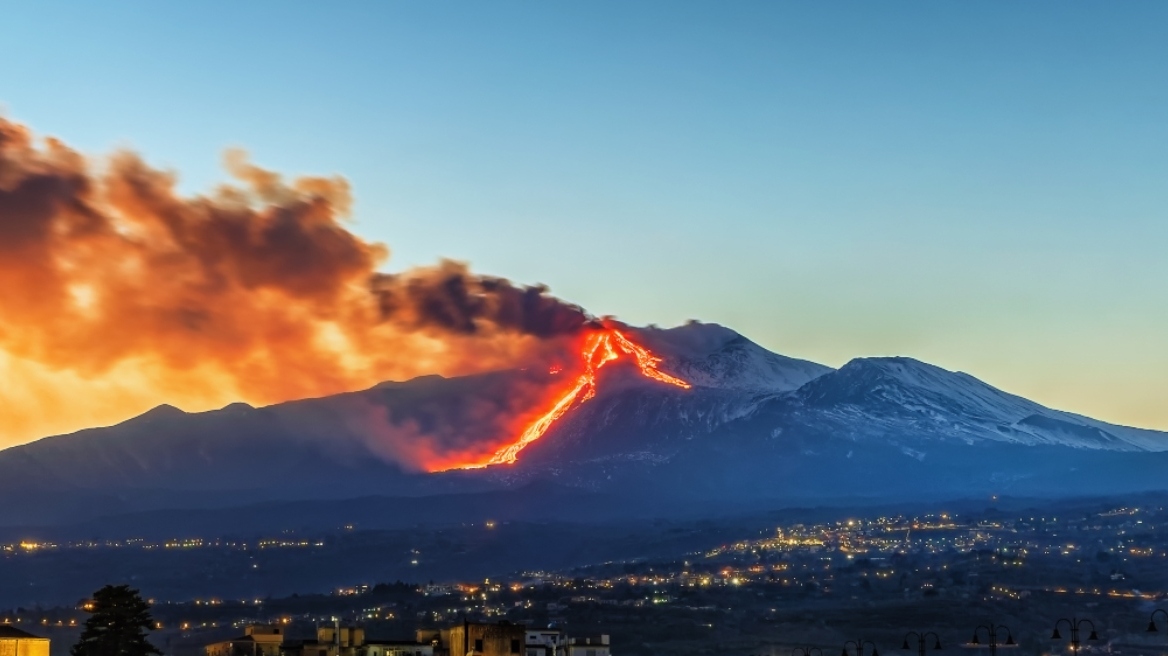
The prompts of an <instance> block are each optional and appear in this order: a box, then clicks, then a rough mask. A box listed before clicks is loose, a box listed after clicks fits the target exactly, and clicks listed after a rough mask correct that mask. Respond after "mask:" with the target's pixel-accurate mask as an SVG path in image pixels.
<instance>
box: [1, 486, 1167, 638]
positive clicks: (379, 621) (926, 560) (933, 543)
mask: <svg viewBox="0 0 1168 656" xmlns="http://www.w3.org/2000/svg"><path fill="white" fill-rule="evenodd" d="M338 529H339V531H338V533H337V534H336V536H341V537H336V536H333V537H323V538H319V539H306V538H305V539H301V538H295V537H285V538H266V539H260V540H252V541H244V540H232V539H226V538H212V537H204V538H174V539H169V540H163V541H150V540H145V539H137V538H135V539H126V540H105V541H89V542H86V541H71V542H60V543H55V542H49V541H36V542H34V541H28V540H25V541H21V542H13V543H10V544H5V545H3V547H2V554H3V555H2V557H0V558H2V563H0V564H2V566H3V567H4V569H5V571H9V572H12V571H17V570H35V567H30V566H31V565H34V564H36V563H41V564H42V565H43V564H44V563H50V564H51V563H62V562H65V560H64V559H67V558H68V557H69V555H70V554H71V553H75V552H77V551H78V550H85V551H87V552H88V551H92V550H102V551H111V552H120V553H127V554H134V553H140V554H149V553H152V552H157V551H171V552H181V553H186V554H189V555H190V556H189V557H193V555H194V554H197V553H200V552H207V553H229V554H236V555H244V556H245V557H246V558H247V559H248V562H250V563H251V565H252V566H254V567H256V568H263V567H267V566H268V558H269V554H272V555H276V556H278V554H280V553H281V552H288V551H296V552H301V553H317V554H319V558H320V559H322V560H323V559H326V558H333V557H335V553H336V550H337V549H338V548H339V547H338V544H339V542H338V540H340V541H342V542H343V540H344V539H345V538H344V536H349V538H353V537H355V536H359V535H360V534H361V533H362V532H361V531H360V529H359V527H354V526H346V525H343V526H340V527H338ZM506 529H507V526H506V525H504V524H502V523H496V522H484V523H482V524H480V525H478V526H476V527H474V530H477V531H487V532H493V531H505V530H506ZM671 530H673V531H682V532H684V531H691V532H692V531H699V529H697V528H694V527H690V528H687V529H684V530H683V529H681V528H679V527H673V528H663V529H662V531H664V532H668V531H671ZM699 532H700V531H699ZM754 532H755V533H756V535H755V536H754V537H745V536H744V537H743V538H742V539H739V540H735V541H733V542H729V543H717V544H711V545H709V546H707V547H705V548H701V549H690V550H686V551H682V552H679V553H676V554H666V555H660V556H655V557H645V558H633V559H627V560H620V561H610V562H600V563H595V564H592V565H588V566H584V567H571V568H565V569H562V570H527V571H516V572H513V573H511V574H506V575H500V576H497V577H490V578H481V579H474V580H446V581H438V580H435V581H429V580H427V581H425V582H418V581H411V582H404V581H401V580H398V581H393V582H385V581H383V582H378V581H351V582H350V583H347V584H343V585H339V586H335V587H334V588H332V589H331V590H328V591H312V590H310V589H305V590H304V591H303V592H298V593H293V594H289V595H281V596H272V595H264V596H253V597H250V598H239V597H232V596H229V595H222V596H220V595H209V596H202V597H198V598H186V599H184V598H174V597H164V596H161V595H158V594H156V593H155V592H153V591H152V590H151V586H150V585H149V581H148V580H143V581H142V582H141V584H140V585H141V587H142V591H143V594H144V595H148V596H150V598H149V602H150V603H151V608H152V613H153V616H154V619H155V620H156V622H157V625H156V626H155V627H154V631H153V633H152V641H153V642H154V644H156V646H158V647H159V649H161V650H162V651H163V653H166V654H174V655H176V656H468V655H469V654H471V653H472V652H473V653H475V654H483V655H484V656H494V655H495V654H501V655H502V654H514V653H520V652H516V651H513V649H516V648H518V647H517V645H522V653H523V654H524V655H525V656H608V654H609V650H610V649H611V651H612V653H613V654H618V655H619V654H626V653H629V654H632V653H646V654H647V653H662V652H673V653H740V654H744V655H750V654H754V655H764V654H765V655H768V656H769V655H770V654H780V653H781V654H784V655H785V654H786V653H788V652H789V651H790V650H791V649H793V648H795V647H800V648H804V649H806V648H810V647H816V648H819V649H821V650H822V651H823V652H824V653H827V651H828V650H829V649H835V650H836V651H835V652H834V653H840V650H841V649H842V648H843V644H844V643H845V642H847V641H848V640H851V641H856V640H857V638H861V637H862V638H863V640H867V641H872V643H873V644H875V645H877V646H878V648H879V649H881V650H886V651H887V650H891V649H898V650H899V648H900V647H901V646H902V644H903V642H904V636H905V633H906V632H908V631H916V632H918V633H925V632H934V633H936V634H937V636H938V641H939V642H940V644H941V645H942V647H943V648H945V649H949V650H955V649H975V648H978V647H979V645H975V644H973V642H972V640H971V638H972V635H973V631H974V629H975V627H977V626H978V625H984V624H986V623H987V622H991V621H992V622H993V623H994V626H998V625H1001V626H1004V627H1007V630H1008V631H1009V632H1010V637H1011V642H1012V643H1013V644H1011V645H1009V647H1010V648H1012V649H1016V650H1019V651H1020V652H1021V653H1032V654H1053V653H1061V652H1062V651H1064V650H1066V649H1070V648H1071V645H1070V644H1069V643H1068V642H1067V639H1063V640H1061V641H1060V640H1052V639H1051V635H1052V632H1053V628H1054V626H1055V624H1056V623H1057V622H1058V621H1059V620H1060V619H1062V618H1064V617H1066V618H1078V619H1088V620H1089V621H1090V622H1091V623H1092V625H1093V626H1094V631H1095V632H1096V633H1097V635H1096V638H1097V639H1096V640H1087V636H1086V635H1085V634H1084V636H1082V640H1081V642H1082V644H1080V645H1076V646H1075V647H1076V648H1077V649H1093V650H1104V651H1107V652H1108V653H1123V654H1127V653H1131V654H1160V653H1165V652H1168V617H1166V616H1160V617H1161V620H1160V623H1159V624H1158V625H1155V624H1154V626H1157V627H1158V632H1151V631H1149V630H1148V628H1149V620H1150V618H1151V615H1152V612H1153V611H1154V610H1155V609H1156V608H1157V607H1158V605H1164V606H1168V567H1166V565H1168V513H1166V512H1165V510H1164V508H1163V507H1161V506H1159V505H1131V506H1121V505H1113V506H1101V505H1100V504H1099V503H1098V502H1091V503H1086V502H1085V503H1084V504H1080V505H1075V504H1064V505H1063V506H1062V507H1060V508H1058V511H1057V512H1055V511H1054V510H1053V507H1047V508H1046V509H1044V510H1043V511H1042V512H1040V513H1035V514H1031V513H1028V512H1018V511H1016V510H1015V511H1011V510H998V509H996V508H993V507H990V508H986V509H983V510H980V511H976V512H970V511H961V512H957V511H954V512H945V511H937V512H931V513H925V514H920V515H914V516H902V515H878V516H872V517H863V516H856V517H853V518H848V519H834V520H830V521H821V522H815V523H812V522H794V523H784V524H780V525H778V526H773V527H772V528H770V529H769V530H755V531H754ZM551 537H552V538H553V539H554V536H551ZM433 539H434V538H433V537H431V538H430V540H431V541H432V540H433ZM364 540H366V541H367V540H373V538H372V537H366V538H364ZM375 543H376V540H373V543H371V544H375ZM456 546H457V545H456ZM406 555H408V556H412V559H413V560H414V561H419V560H421V561H425V560H426V559H428V558H433V557H435V556H433V555H432V554H431V553H429V552H428V551H424V550H423V549H421V548H418V549H415V550H413V551H411V552H410V553H408V554H406ZM392 557H394V558H399V557H401V556H400V554H394V555H392ZM191 562H198V563H200V567H205V566H206V564H207V561H204V560H198V561H191ZM212 562H214V561H212ZM300 562H301V564H300V566H301V567H303V568H304V571H305V574H306V578H308V577H309V575H310V574H311V567H312V565H311V560H309V561H300ZM196 574H197V573H196ZM7 580H9V581H12V580H13V578H11V577H9V578H8V579H7ZM130 583H135V584H137V583H136V582H135V581H130ZM85 603H86V600H85V599H79V600H78V601H77V603H75V604H59V605H52V606H48V605H45V606H32V607H30V606H21V607H15V608H8V609H4V610H0V626H4V627H11V628H14V629H20V630H22V631H25V632H27V633H29V634H30V635H35V636H41V637H48V638H51V639H52V653H53V654H54V655H60V654H64V653H66V652H67V649H68V646H69V644H70V642H71V640H72V637H71V636H75V635H76V632H77V630H78V628H77V627H78V626H79V625H80V624H81V623H83V622H84V621H85V617H86V608H85ZM460 631H461V633H460ZM1063 633H1066V631H1063ZM480 634H481V635H480ZM476 635H480V637H478V638H476V637H474V636H476ZM468 636H470V637H468ZM500 636H502V637H500ZM1064 638H1066V636H1064ZM987 639H988V638H985V637H984V636H983V637H982V639H981V641H982V643H983V644H981V645H980V647H981V648H983V649H985V648H988V643H985V642H984V641H985V640H987ZM477 640H483V641H484V642H483V646H482V648H478V647H476V644H477V643H476V641H477ZM488 645H493V646H490V647H488ZM930 647H932V645H930ZM337 649H340V650H341V651H339V652H338V651H336V650H337ZM249 650H254V651H249ZM533 650H537V651H538V650H543V651H538V653H537V652H536V651H533ZM549 650H550V651H549ZM20 656H25V655H24V654H23V653H22V654H21V655H20Z"/></svg>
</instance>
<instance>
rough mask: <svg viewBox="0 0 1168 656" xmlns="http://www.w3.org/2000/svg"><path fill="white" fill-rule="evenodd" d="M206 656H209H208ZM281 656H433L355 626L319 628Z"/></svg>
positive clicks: (429, 650)
mask: <svg viewBox="0 0 1168 656" xmlns="http://www.w3.org/2000/svg"><path fill="white" fill-rule="evenodd" d="M208 656H212V655H211V654H208ZM284 656H434V644H433V643H432V642H431V641H430V640H427V641H425V642H422V641H421V638H419V640H418V641H382V640H367V639H366V638H365V629H363V628H360V627H356V626H340V625H339V624H338V625H334V626H321V627H317V629H316V639H315V640H305V641H303V642H301V643H299V644H296V645H286V646H285V647H284Z"/></svg>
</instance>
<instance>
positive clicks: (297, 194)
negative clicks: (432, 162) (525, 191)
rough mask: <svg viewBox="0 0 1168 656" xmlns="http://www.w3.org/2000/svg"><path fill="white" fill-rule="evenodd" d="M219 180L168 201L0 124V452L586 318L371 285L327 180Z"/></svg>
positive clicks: (483, 345)
mask: <svg viewBox="0 0 1168 656" xmlns="http://www.w3.org/2000/svg"><path fill="white" fill-rule="evenodd" d="M226 168H227V171H228V173H229V174H230V175H231V177H232V178H233V179H234V181H233V182H231V183H229V184H224V185H222V186H220V187H219V188H217V189H215V190H214V191H213V192H211V193H208V194H205V195H198V196H193V197H183V196H182V195H180V194H179V193H178V191H177V190H176V177H175V175H174V174H173V173H171V172H168V171H162V170H159V169H156V168H152V167H150V166H149V165H148V164H146V163H145V162H144V161H143V160H142V159H141V158H140V157H139V156H138V155H136V154H135V153H132V152H128V151H121V152H116V153H114V154H113V155H112V156H110V157H108V158H105V159H103V160H101V161H100V162H99V163H94V162H92V161H90V160H88V159H87V158H86V157H84V156H82V155H81V154H79V153H78V152H77V151H75V150H72V149H71V148H69V147H68V146H66V145H65V144H64V143H62V142H60V141H59V140H56V139H53V138H46V139H44V140H37V139H35V138H34V136H33V135H32V134H31V132H30V131H29V130H28V129H27V128H26V127H24V126H22V125H19V124H17V123H14V122H11V121H7V120H4V119H0V384H2V385H3V387H0V416H2V417H3V418H4V422H3V425H0V444H4V443H8V444H11V443H16V442H20V441H25V440H28V439H32V438H35V437H39V436H43V435H46V434H52V433H56V432H62V431H66V430H71V429H76V428H81V427H84V426H90V425H95V424H103V423H111V422H114V421H118V420H121V419H124V418H126V417H128V416H131V415H133V414H136V413H138V412H141V411H143V410H146V409H148V408H149V407H152V406H153V405H156V404H158V403H163V402H167V403H173V404H175V405H179V406H181V407H184V408H185V409H189V410H199V409H207V408H212V407H217V406H221V405H224V404H226V403H229V402H233V401H239V400H243V401H247V402H250V403H253V404H265V403H273V402H278V401H283V400H288V399H295V398H304V397H310V396H320V395H325V394H332V393H336V392H341V391H346V390H353V389H359V388H364V387H368V386H370V385H373V384H375V383H377V382H379V381H382V380H386V379H405V378H409V377H412V376H416V375H421V374H431V373H439V374H444V375H462V374H468V373H475V372H482V371H487V370H492V369H498V368H505V367H514V366H518V365H520V364H521V363H528V362H538V361H544V360H546V359H549V358H553V357H556V356H555V354H557V353H559V350H560V349H561V348H563V347H564V343H565V342H567V341H570V340H564V339H560V338H562V337H566V336H568V335H572V334H575V333H577V332H578V331H579V330H580V329H581V328H582V327H583V326H584V325H585V324H586V323H587V322H588V321H589V316H588V315H587V314H586V313H585V312H584V311H583V310H582V309H581V308H579V307H577V306H574V305H571V304H568V303H565V302H563V301H560V300H558V299H556V298H554V297H553V296H551V295H550V294H549V293H548V291H547V289H545V288H543V287H539V286H536V287H528V286H521V285H516V284H514V283H512V282H510V281H508V280H505V279H502V278H493V277H484V276H477V275H474V274H472V273H471V272H470V271H469V270H468V269H467V267H466V265H464V264H461V263H457V262H452V261H442V262H440V263H438V264H437V265H435V266H433V267H427V268H421V269H414V270H409V271H405V272H402V273H393V274H388V273H381V272H379V268H380V267H382V266H383V265H384V264H385V263H386V262H387V260H388V257H389V251H388V249H387V248H386V247H384V246H383V245H381V244H376V243H370V242H367V241H364V240H362V239H361V238H359V237H357V236H356V235H354V234H353V233H352V232H350V231H349V230H348V229H347V228H346V224H345V221H346V219H347V218H348V216H349V212H350V206H351V196H350V191H349V186H348V183H347V182H346V181H345V180H344V179H342V178H339V177H302V178H296V179H291V180H286V179H284V178H283V177H281V176H280V175H279V174H277V173H273V172H271V171H267V170H264V169H262V168H259V167H257V166H255V165H253V164H251V163H249V162H248V160H247V158H246V156H245V155H244V154H243V153H241V152H231V153H229V154H228V156H227V158H226Z"/></svg>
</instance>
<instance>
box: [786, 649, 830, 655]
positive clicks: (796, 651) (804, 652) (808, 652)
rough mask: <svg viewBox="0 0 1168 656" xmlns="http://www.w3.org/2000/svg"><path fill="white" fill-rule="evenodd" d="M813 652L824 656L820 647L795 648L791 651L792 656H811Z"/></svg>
mask: <svg viewBox="0 0 1168 656" xmlns="http://www.w3.org/2000/svg"><path fill="white" fill-rule="evenodd" d="M811 652H818V653H819V656H823V650H822V649H820V648H819V647H795V648H794V649H792V650H791V656H811Z"/></svg>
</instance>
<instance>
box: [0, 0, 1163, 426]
mask: <svg viewBox="0 0 1168 656" xmlns="http://www.w3.org/2000/svg"><path fill="white" fill-rule="evenodd" d="M1165 24H1168V5H1164V4H1160V3H1151V2H1143V3H1140V2H1132V3H1107V4H1105V3H1087V2H1081V3H1076V2H1071V3H1068V2H1011V3H1006V2H999V3H989V2H984V3H970V2H918V3H909V2H887V3H869V2H857V3H848V2H836V3H810V2H801V3H782V2H757V3H752V2H734V3H717V2H703V3H693V2H678V1H671V2H632V3H630V2H576V3H568V2H558V3H551V2H545V3H536V2H491V3H484V2H473V3H472V2H467V3H450V2H350V3H311V4H310V3H297V2H247V3H227V2H200V3H147V2H111V3H100V4H99V3H82V2H78V3H54V2H43V3H26V4H25V6H23V7H8V8H6V10H5V19H4V21H3V23H2V24H0V103H3V106H4V107H5V111H6V113H7V114H8V116H10V117H11V118H14V119H16V120H19V121H21V122H24V123H27V124H29V125H30V126H31V127H33V128H34V129H35V130H37V131H38V132H39V133H41V134H52V135H55V136H59V137H61V138H63V139H64V140H65V141H67V142H69V143H70V144H72V145H74V146H76V147H79V148H81V149H82V150H84V151H86V152H88V153H92V154H101V153H106V152H109V151H110V150H111V149H113V148H115V147H120V146H127V147H132V148H134V149H136V150H139V151H141V152H142V153H144V155H145V157H146V158H147V159H148V160H149V161H151V162H152V163H154V164H156V165H160V166H164V167H168V168H173V169H174V170H176V171H177V172H179V174H180V176H181V178H182V181H183V188H184V189H186V190H189V191H191V192H198V191H201V190H206V189H208V188H210V187H211V186H213V185H214V184H216V183H217V182H219V181H221V180H222V179H223V178H224V174H223V173H222V169H221V167H220V158H221V152H222V150H223V149H224V148H226V147H230V146H242V147H244V148H246V149H248V150H249V151H250V152H251V153H252V155H253V157H254V159H255V161H256V162H257V163H259V164H261V165H263V166H265V167H268V168H272V169H276V170H280V171H283V172H286V173H289V174H299V173H312V174H332V173H337V174H342V175H344V176H346V177H347V178H349V180H350V181H351V182H352V184H353V188H354V193H355V197H356V211H355V221H356V223H355V224H354V229H355V230H356V231H357V232H358V233H360V234H361V235H363V236H365V237H367V238H369V239H373V240H378V241H383V242H385V243H386V244H388V245H389V247H390V249H391V251H392V253H393V255H392V257H391V260H390V262H389V264H388V265H387V268H389V269H393V270H396V269H401V268H405V267H408V266H411V265H416V264H427V263H432V262H434V261H435V260H437V259H438V258H440V257H451V258H455V259H461V260H467V261H469V262H470V263H471V264H472V266H473V267H474V269H475V270H477V271H479V272H482V273H490V274H495V275H503V276H507V277H510V278H513V279H516V280H519V281H522V282H528V283H535V282H543V283H547V284H548V285H550V286H551V288H552V289H553V291H554V292H556V293H557V294H558V295H560V296H562V297H564V298H567V299H569V300H572V301H574V302H578V303H580V304H582V305H584V306H585V307H587V308H588V309H590V310H591V311H593V312H595V313H598V314H616V315H618V316H620V317H622V318H624V319H626V320H628V321H630V322H633V323H658V324H662V325H672V324H676V323H679V322H682V321H684V320H686V319H690V318H698V319H702V320H706V321H716V322H719V323H724V324H726V325H729V326H731V327H734V328H735V329H737V330H739V331H740V332H743V333H745V334H747V335H748V336H750V337H751V338H753V339H754V340H755V341H758V342H760V343H761V344H763V345H765V346H767V347H768V348H771V349H773V350H776V351H779V352H782V353H785V354H788V355H793V356H798V357H806V358H810V359H814V360H818V361H821V362H825V363H827V364H831V365H837V366H838V365H840V364H842V363H843V362H846V361H847V360H848V359H850V358H851V357H855V356H861V355H886V354H902V355H910V356H914V357H918V358H921V359H924V360H927V361H930V362H933V363H935V364H938V365H941V366H944V367H947V368H951V369H960V370H964V371H968V372H970V373H972V374H974V375H977V376H979V377H981V378H983V379H985V380H987V381H988V382H990V383H992V384H995V385H998V386H1000V387H1003V388H1004V389H1007V390H1009V391H1013V392H1015V393H1019V394H1022V395H1025V396H1029V397H1031V398H1034V399H1035V400H1038V401H1040V402H1043V403H1046V404H1048V405H1053V406H1055V407H1059V408H1062V409H1069V410H1074V411H1078V412H1082V413H1084V414H1090V415H1093V416H1097V417H1099V418H1101V419H1107V420H1111V421H1117V422H1121V423H1128V424H1135V425H1143V426H1149V427H1159V428H1165V429H1168V404H1165V403H1163V394H1164V391H1165V390H1166V389H1168V340H1166V339H1165V338H1164V332H1165V330H1164V329H1165V326H1168V294H1165V291H1164V284H1165V281H1168V258H1166V257H1165V256H1164V247H1165V244H1168V222H1166V221H1165V220H1164V218H1165V208H1166V207H1168V184H1166V183H1168V121H1166V120H1165V118H1166V117H1168V84H1166V82H1168V39H1164V38H1163V26H1164V25H1165Z"/></svg>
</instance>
